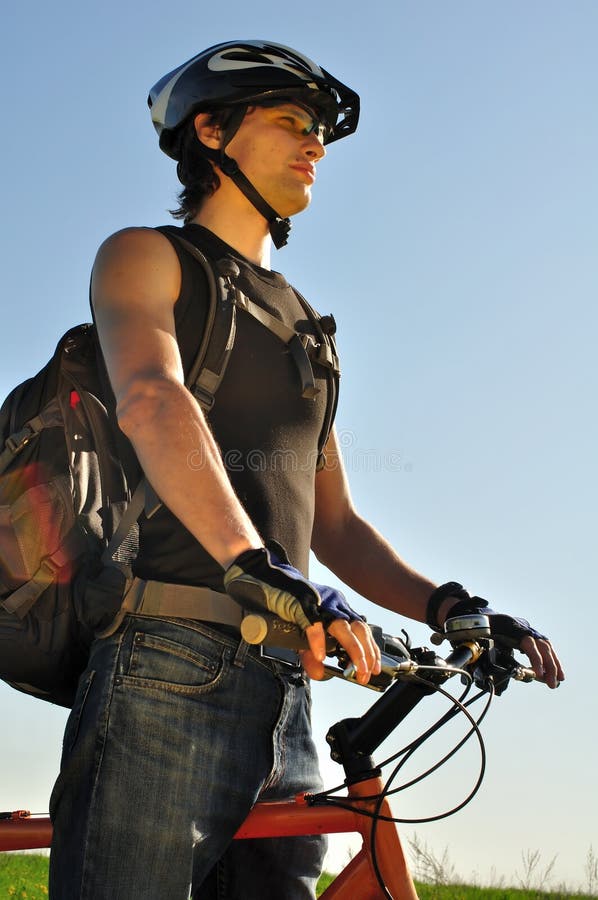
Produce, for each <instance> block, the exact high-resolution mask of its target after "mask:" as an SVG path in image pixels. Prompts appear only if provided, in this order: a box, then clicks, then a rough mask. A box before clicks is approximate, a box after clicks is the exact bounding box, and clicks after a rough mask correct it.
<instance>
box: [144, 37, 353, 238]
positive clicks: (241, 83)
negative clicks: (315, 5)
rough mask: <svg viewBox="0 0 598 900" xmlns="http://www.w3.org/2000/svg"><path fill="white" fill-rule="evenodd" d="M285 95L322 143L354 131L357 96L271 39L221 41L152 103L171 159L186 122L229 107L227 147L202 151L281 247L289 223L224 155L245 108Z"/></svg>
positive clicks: (165, 84)
mask: <svg viewBox="0 0 598 900" xmlns="http://www.w3.org/2000/svg"><path fill="white" fill-rule="evenodd" d="M277 99H280V100H281V101H283V100H285V99H287V100H293V101H294V102H297V103H299V104H300V105H302V106H305V107H306V108H308V109H309V110H311V111H313V112H314V113H315V114H316V116H317V117H318V119H319V120H320V121H321V123H322V124H323V125H324V138H323V140H324V143H325V144H329V143H331V142H332V141H336V140H338V139H339V138H342V137H346V136H347V135H349V134H352V133H353V132H354V131H355V129H356V128H357V122H358V119H359V97H358V95H357V94H356V93H355V92H354V91H352V90H350V88H348V87H347V86H346V85H344V84H342V83H341V82H340V81H338V80H337V79H336V78H334V77H333V76H332V75H330V74H329V73H328V72H327V71H326V70H325V69H322V68H320V66H318V65H317V64H316V63H314V62H312V61H311V60H310V59H308V58H307V57H306V56H303V54H301V53H298V52H297V51H296V50H292V49H291V48H290V47H286V46H284V45H283V44H275V43H272V42H270V41H230V42H227V43H224V44H216V45H215V46H213V47H210V48H208V49H207V50H204V51H203V52H202V53H199V54H197V56H194V57H193V58H192V59H190V60H188V61H187V62H186V63H183V64H182V65H180V66H178V67H177V68H176V69H174V70H173V71H172V72H169V73H168V74H167V75H164V77H163V78H161V79H160V80H159V81H158V82H157V83H156V84H155V85H154V87H153V88H152V89H151V90H150V93H149V97H148V105H149V107H150V110H151V116H152V122H153V124H154V128H155V129H156V131H157V133H158V136H159V143H160V148H161V149H162V150H163V151H164V153H166V154H167V155H168V156H170V157H171V158H172V159H175V160H178V159H179V155H180V137H181V134H182V131H183V126H184V125H185V124H186V122H187V121H188V120H189V118H190V117H191V116H192V115H196V114H197V113H198V112H201V111H202V110H209V109H215V108H222V107H225V108H226V107H231V110H232V114H231V116H230V118H229V120H228V123H227V125H226V127H225V131H224V138H223V143H222V148H221V149H220V151H214V150H211V149H209V148H208V147H205V146H204V145H203V144H202V145H201V149H202V153H204V155H205V156H207V157H208V158H209V159H211V160H212V161H213V162H215V163H217V165H218V166H219V167H220V169H221V170H222V172H224V174H225V175H228V176H229V177H230V178H232V179H233V181H234V182H235V184H236V185H237V187H238V188H239V189H240V190H241V191H242V192H243V193H244V194H245V196H246V197H247V198H248V199H249V201H250V202H251V203H253V205H254V206H255V207H256V209H258V210H259V212H260V213H261V214H262V215H263V216H264V217H265V218H266V220H267V221H268V223H269V225H270V232H271V234H272V238H273V241H274V244H275V245H276V246H277V247H281V246H284V244H285V243H286V238H287V236H288V232H289V230H290V221H289V220H288V219H282V218H281V217H280V216H279V215H278V214H277V213H276V211H275V210H274V209H272V207H271V206H270V205H269V204H268V203H267V202H266V201H265V200H264V198H263V197H262V196H261V195H260V194H259V193H258V192H257V190H256V189H255V188H254V187H253V185H252V184H251V183H250V182H249V180H248V179H247V178H246V177H245V176H244V175H243V173H242V172H241V171H240V170H239V167H238V166H237V164H236V163H235V161H234V160H233V159H231V158H230V157H229V156H227V155H226V152H225V150H226V147H227V145H228V144H229V143H230V141H231V140H232V138H233V136H234V134H235V132H236V130H237V129H238V128H239V126H240V124H241V122H242V120H243V117H244V115H245V112H246V110H247V107H248V106H250V105H252V104H256V105H259V104H260V103H264V104H265V103H269V102H272V101H275V100H277Z"/></svg>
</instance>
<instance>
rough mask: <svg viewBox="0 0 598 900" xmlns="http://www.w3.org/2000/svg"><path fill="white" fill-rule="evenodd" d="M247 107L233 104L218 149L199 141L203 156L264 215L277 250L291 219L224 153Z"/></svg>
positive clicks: (283, 239)
mask: <svg viewBox="0 0 598 900" xmlns="http://www.w3.org/2000/svg"><path fill="white" fill-rule="evenodd" d="M247 108H248V107H247V105H245V104H239V105H238V106H235V107H234V108H233V111H232V114H231V116H230V118H229V119H228V121H227V123H226V126H225V128H224V134H223V140H222V147H221V149H220V150H215V149H212V148H211V147H206V145H205V144H204V143H203V142H201V141H200V143H201V146H202V152H203V154H204V156H207V157H208V159H211V160H212V162H214V163H216V165H217V166H218V167H219V168H220V170H221V172H223V174H224V175H226V176H228V178H230V179H231V181H232V182H233V183H234V184H235V185H236V186H237V187H238V188H239V190H240V191H241V193H242V194H243V195H244V196H245V197H246V198H247V199H248V200H249V202H250V203H251V205H252V206H253V207H255V209H257V211H258V212H259V213H260V215H262V216H263V217H264V219H265V220H266V222H267V223H268V228H269V230H270V236H271V238H272V243H273V244H274V246H275V247H276V249H277V250H280V248H281V247H284V246H285V244H286V243H287V241H288V239H289V232H290V230H291V220H290V219H289V218H285V219H283V218H282V217H281V216H279V215H278V213H277V212H276V210H275V209H273V208H272V207H271V206H270V204H269V203H268V202H267V201H266V200H264V198H263V197H262V195H261V194H260V193H259V191H257V189H256V188H255V187H254V186H253V185H252V183H251V182H250V180H249V179H248V178H247V176H246V175H244V174H243V172H241V170H240V168H239V166H238V165H237V163H236V162H235V160H234V159H231V157H230V156H228V155H227V154H226V148H227V146H228V145H229V143H230V142H231V141H232V139H233V137H234V136H235V134H236V133H237V131H238V129H239V127H240V125H241V122H242V121H243V119H244V118H245V113H246V112H247Z"/></svg>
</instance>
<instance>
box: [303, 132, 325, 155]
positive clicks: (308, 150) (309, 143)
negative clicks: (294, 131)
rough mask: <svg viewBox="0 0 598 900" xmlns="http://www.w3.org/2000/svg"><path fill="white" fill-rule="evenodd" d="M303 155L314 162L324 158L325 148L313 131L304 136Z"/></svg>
mask: <svg viewBox="0 0 598 900" xmlns="http://www.w3.org/2000/svg"><path fill="white" fill-rule="evenodd" d="M303 146H304V150H305V155H306V156H308V157H309V158H310V159H313V160H315V161H316V162H317V161H318V160H319V159H322V158H323V157H324V156H326V147H325V146H324V144H323V143H322V141H321V140H320V138H319V137H318V135H317V134H316V132H315V131H312V132H311V133H310V134H308V135H306V136H305V141H304V145H303Z"/></svg>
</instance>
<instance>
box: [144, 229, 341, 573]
mask: <svg viewBox="0 0 598 900" xmlns="http://www.w3.org/2000/svg"><path fill="white" fill-rule="evenodd" d="M180 232H181V235H182V236H183V237H185V238H186V239H187V240H188V241H190V242H191V243H193V244H195V246H197V247H198V248H199V249H200V250H201V251H202V252H203V253H204V254H205V255H206V256H207V257H209V258H211V259H213V260H218V259H222V258H227V259H232V260H234V262H236V264H237V265H238V267H239V270H240V274H239V276H238V277H237V278H236V284H237V285H238V287H239V289H240V290H241V291H243V293H245V294H246V295H247V296H248V297H249V298H250V299H251V300H253V301H254V302H255V303H257V304H258V305H259V306H261V307H262V308H263V309H265V310H267V312H269V313H270V314H271V315H273V316H275V317H276V318H278V319H280V320H281V321H282V322H284V323H285V325H287V326H290V327H292V328H294V329H295V331H297V332H299V333H308V334H313V326H312V323H311V322H310V321H309V320H308V319H307V317H306V314H305V312H304V310H303V307H302V306H301V304H300V302H299V300H298V299H297V297H296V295H295V293H294V291H293V289H292V287H291V286H290V285H289V284H288V283H287V281H286V279H285V278H284V277H283V276H282V275H281V274H279V273H278V272H273V271H270V270H268V269H263V268H261V267H259V266H256V265H254V264H252V263H250V262H249V261H248V260H247V259H245V258H244V257H243V256H241V255H240V254H239V253H238V252H237V251H235V250H234V249H233V248H232V247H230V246H229V245H228V244H226V243H224V242H223V241H221V240H220V239H219V238H218V237H216V235H214V234H213V233H212V232H210V231H209V230H208V229H206V228H203V227H201V226H199V225H186V226H184V227H183V228H181V229H180ZM175 250H176V252H177V254H178V256H179V260H180V263H181V269H182V286H181V292H180V296H179V298H178V300H177V302H176V304H175V325H176V335H177V341H178V345H179V349H180V353H181V358H182V361H183V367H184V369H185V374H187V372H188V371H189V369H190V367H191V365H192V363H193V360H194V355H195V353H196V352H197V350H198V348H199V344H200V341H201V337H202V334H203V328H204V324H205V319H206V313H207V301H206V297H207V284H206V279H205V275H204V274H203V271H202V269H201V266H200V264H199V263H198V262H196V261H195V260H194V259H193V257H191V255H190V254H189V253H187V252H186V251H185V250H184V249H183V248H179V247H178V246H176V245H175ZM314 337H315V335H314ZM312 365H313V373H314V379H315V382H316V386H317V387H318V388H319V393H318V394H317V395H316V397H315V398H314V399H307V398H304V397H302V395H301V381H300V378H299V374H298V370H297V367H296V364H295V363H294V361H293V358H292V356H291V354H290V353H289V352H288V350H287V348H286V346H285V345H284V344H283V342H282V341H281V340H280V339H279V338H277V337H276V336H275V335H274V334H272V332H270V331H269V330H268V329H267V328H265V327H264V326H263V325H261V324H260V323H259V322H257V321H256V320H255V319H254V318H253V317H252V316H251V315H249V314H248V313H246V312H245V311H243V310H237V331H236V338H235V343H234V347H233V350H232V353H231V356H230V359H229V363H228V367H227V369H226V373H225V375H224V378H223V381H222V383H221V385H220V387H219V389H218V392H217V394H216V400H215V404H214V406H213V407H212V409H211V410H210V412H209V413H208V414H207V416H206V418H207V420H208V422H209V425H210V428H211V430H212V433H213V435H214V437H215V440H216V442H217V444H218V446H219V448H220V452H221V454H222V459H223V462H224V465H225V468H226V470H227V473H228V476H229V478H230V481H231V483H232V486H233V488H234V490H235V492H236V495H237V497H238V498H239V500H240V502H241V504H242V505H243V506H244V508H245V509H246V511H247V513H248V515H249V517H250V519H251V520H252V522H253V523H254V525H255V526H256V528H257V530H258V532H259V534H260V535H261V537H262V538H263V539H264V540H267V539H270V538H273V539H275V540H277V541H278V542H279V543H280V544H282V545H283V547H284V548H285V550H286V551H287V553H288V555H289V559H290V561H291V563H292V564H293V565H294V566H296V567H297V568H298V569H300V570H301V571H302V572H303V573H305V574H307V571H308V561H309V548H310V543H311V534H312V527H313V516H314V478H315V471H316V463H317V457H318V439H319V437H320V432H321V429H322V425H323V421H324V416H325V412H326V396H327V390H328V380H327V378H326V372H325V370H324V369H323V368H322V367H321V366H319V365H317V364H316V363H313V364H312ZM166 442H167V435H165V447H164V452H167V443H166ZM188 464H189V465H190V466H191V467H192V468H200V467H201V465H202V458H201V450H200V448H198V449H197V453H196V454H195V453H193V454H191V455H190V458H189V460H188ZM213 527H214V528H218V527H219V525H218V522H214V523H213ZM139 533H140V552H139V556H138V558H137V560H136V563H135V566H134V571H135V574H137V575H138V576H139V577H141V578H145V579H154V580H157V581H169V582H176V583H179V584H195V585H205V586H208V587H211V588H214V589H216V590H223V585H222V575H223V570H222V567H221V566H220V564H219V563H218V562H217V561H216V560H215V559H214V558H213V557H211V556H210V554H208V553H207V551H206V550H205V549H204V547H203V546H202V545H201V544H200V543H199V542H198V541H197V540H196V539H195V538H194V537H193V535H192V534H191V533H190V532H189V531H188V530H187V529H186V528H185V527H184V526H183V525H182V524H181V522H180V521H179V520H178V519H177V518H176V517H175V516H174V515H173V514H172V513H171V512H170V510H168V509H167V508H166V506H162V507H161V508H160V509H159V510H158V512H156V513H155V514H154V515H153V516H152V517H151V518H150V519H147V518H145V517H142V518H141V519H140V522H139Z"/></svg>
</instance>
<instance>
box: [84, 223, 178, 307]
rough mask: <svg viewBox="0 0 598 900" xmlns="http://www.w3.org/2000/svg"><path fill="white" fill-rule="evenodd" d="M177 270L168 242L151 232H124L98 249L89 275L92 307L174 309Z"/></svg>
mask: <svg viewBox="0 0 598 900" xmlns="http://www.w3.org/2000/svg"><path fill="white" fill-rule="evenodd" d="M180 288H181V267H180V263H179V260H178V256H177V254H176V252H175V250H174V248H173V246H172V244H171V242H170V241H169V240H168V238H166V237H165V236H164V235H163V234H161V233H160V232H159V231H156V230H155V229H154V228H124V229H122V230H121V231H117V232H115V233H114V234H112V235H110V237H108V238H107V239H106V240H105V241H104V242H103V244H102V245H101V246H100V248H99V250H98V253H97V256H96V259H95V262H94V266H93V272H92V302H93V305H94V307H96V308H97V306H98V305H99V306H103V305H108V306H112V305H113V304H116V305H118V304H119V303H120V302H126V303H127V304H130V303H135V302H136V301H139V302H144V303H146V304H147V303H150V304H151V303H152V302H160V303H168V304H169V305H171V306H172V305H174V303H175V301H176V299H177V297H178V295H179V293H180Z"/></svg>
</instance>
